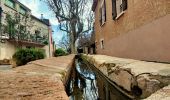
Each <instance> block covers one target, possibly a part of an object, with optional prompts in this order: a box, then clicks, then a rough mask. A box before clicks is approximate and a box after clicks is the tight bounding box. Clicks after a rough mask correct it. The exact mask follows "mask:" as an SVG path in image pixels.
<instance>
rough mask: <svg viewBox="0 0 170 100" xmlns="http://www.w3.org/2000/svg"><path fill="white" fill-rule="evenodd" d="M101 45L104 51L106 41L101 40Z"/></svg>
mask: <svg viewBox="0 0 170 100" xmlns="http://www.w3.org/2000/svg"><path fill="white" fill-rule="evenodd" d="M100 45H101V49H104V40H101V43H100Z"/></svg>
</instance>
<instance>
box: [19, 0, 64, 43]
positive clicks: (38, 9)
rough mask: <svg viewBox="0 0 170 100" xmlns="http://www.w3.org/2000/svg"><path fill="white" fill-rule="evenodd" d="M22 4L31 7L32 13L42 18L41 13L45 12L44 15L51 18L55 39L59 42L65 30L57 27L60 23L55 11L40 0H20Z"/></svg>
mask: <svg viewBox="0 0 170 100" xmlns="http://www.w3.org/2000/svg"><path fill="white" fill-rule="evenodd" d="M19 1H20V2H21V3H22V4H24V5H25V6H27V7H28V8H29V9H31V13H32V14H33V15H34V16H36V17H38V18H41V14H43V17H44V18H46V19H49V20H50V23H51V25H52V29H53V31H54V32H53V39H54V41H55V42H56V43H57V42H58V41H59V40H60V39H61V38H62V36H63V35H64V32H62V31H60V30H59V28H58V27H57V26H58V25H59V23H58V21H57V19H56V17H55V15H54V13H53V12H52V11H51V10H50V9H49V8H48V6H47V4H46V3H44V2H43V1H40V0H19Z"/></svg>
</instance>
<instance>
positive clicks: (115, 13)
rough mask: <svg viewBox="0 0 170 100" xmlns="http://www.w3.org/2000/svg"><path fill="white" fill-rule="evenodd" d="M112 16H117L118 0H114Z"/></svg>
mask: <svg viewBox="0 0 170 100" xmlns="http://www.w3.org/2000/svg"><path fill="white" fill-rule="evenodd" d="M112 17H113V20H115V18H116V17H117V11H116V0H112Z"/></svg>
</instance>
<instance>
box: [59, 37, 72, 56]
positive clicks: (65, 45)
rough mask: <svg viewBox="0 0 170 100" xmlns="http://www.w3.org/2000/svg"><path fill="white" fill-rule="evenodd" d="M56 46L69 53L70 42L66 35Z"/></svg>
mask: <svg viewBox="0 0 170 100" xmlns="http://www.w3.org/2000/svg"><path fill="white" fill-rule="evenodd" d="M57 45H58V46H59V47H60V48H63V49H64V50H66V51H67V52H68V53H70V40H69V37H68V35H67V34H66V35H64V36H63V37H62V38H61V40H60V41H59V42H58V44H57Z"/></svg>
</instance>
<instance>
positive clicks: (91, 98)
mask: <svg viewBox="0 0 170 100" xmlns="http://www.w3.org/2000/svg"><path fill="white" fill-rule="evenodd" d="M66 88H67V94H68V95H69V97H70V100H130V98H128V97H127V96H125V95H123V94H122V93H121V92H120V91H118V90H117V89H116V88H115V87H114V86H113V85H111V84H110V83H109V82H108V81H107V80H106V79H105V78H104V77H103V76H102V75H100V74H99V73H97V72H96V71H94V69H92V67H91V65H90V64H89V63H87V62H84V61H82V60H81V59H76V61H75V68H74V69H73V70H72V73H71V75H70V80H69V83H68V85H67V87H66Z"/></svg>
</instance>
